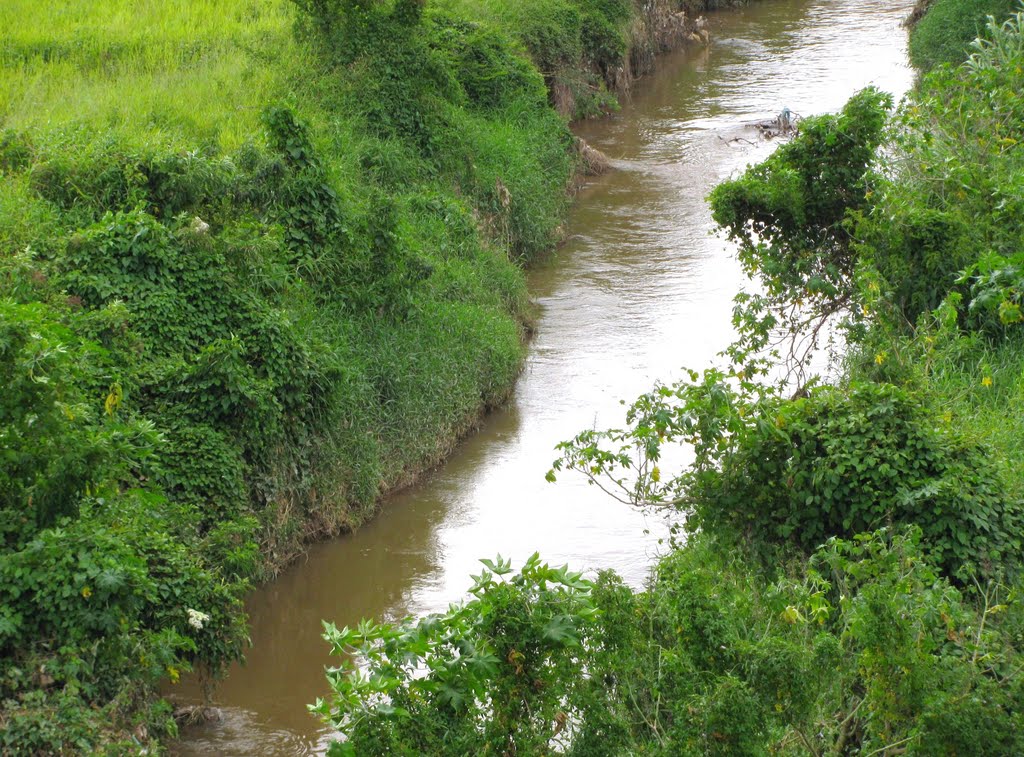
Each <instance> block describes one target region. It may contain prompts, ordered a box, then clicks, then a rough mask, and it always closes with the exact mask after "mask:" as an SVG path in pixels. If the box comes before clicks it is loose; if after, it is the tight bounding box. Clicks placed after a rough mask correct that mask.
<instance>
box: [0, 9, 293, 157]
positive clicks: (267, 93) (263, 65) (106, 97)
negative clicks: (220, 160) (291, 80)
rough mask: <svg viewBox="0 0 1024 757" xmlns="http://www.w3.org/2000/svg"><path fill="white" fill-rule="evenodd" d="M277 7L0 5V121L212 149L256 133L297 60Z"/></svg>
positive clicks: (287, 12) (287, 16)
mask: <svg viewBox="0 0 1024 757" xmlns="http://www.w3.org/2000/svg"><path fill="white" fill-rule="evenodd" d="M294 16H295V10H294V6H292V4H291V3H288V2H285V0H225V2H214V1H213V0H198V1H197V2H191V1H189V0H151V1H150V2H143V3H133V2H127V1H126V0H110V1H109V2H106V1H105V2H101V3H97V2H89V1H88V0H69V1H68V2H60V3H38V2H32V0H11V2H6V3H4V4H3V6H2V7H0V28H3V29H5V34H4V37H3V40H2V42H0V123H2V124H3V125H4V126H5V127H6V128H8V129H13V130H16V131H28V132H31V133H33V135H34V136H36V137H37V138H42V139H44V140H45V135H46V133H47V132H51V131H53V130H59V131H67V130H68V129H71V128H73V127H82V126H87V127H91V128H98V129H110V130H114V131H116V132H117V133H118V138H119V139H120V140H126V141H127V142H128V143H131V144H134V145H141V144H154V143H155V144H162V145H168V146H173V147H182V146H186V145H195V144H197V143H198V144H213V145H216V146H217V147H219V148H220V149H222V150H226V151H230V150H233V149H235V148H237V147H238V146H240V145H241V144H243V143H244V142H245V141H246V140H248V139H251V138H252V136H253V133H254V132H256V131H258V124H259V113H260V111H261V109H262V107H263V105H264V104H265V103H266V102H268V101H271V100H274V99H277V98H280V97H281V96H282V95H284V94H285V93H286V80H287V79H286V74H287V72H288V71H289V70H294V69H295V68H296V67H298V66H300V65H301V64H302V61H303V59H304V56H305V55H306V54H307V53H306V52H304V51H303V50H302V49H301V47H300V46H299V45H298V44H297V43H296V42H295V40H294V37H293V35H292V33H291V32H292V26H293V24H294Z"/></svg>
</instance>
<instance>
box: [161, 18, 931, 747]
mask: <svg viewBox="0 0 1024 757" xmlns="http://www.w3.org/2000/svg"><path fill="white" fill-rule="evenodd" d="M912 5H913V0H901V1H900V2H896V3H894V2H892V0H763V1H762V2H755V3H754V4H753V5H751V6H750V7H748V8H746V9H743V10H732V11H723V12H720V13H716V14H712V15H711V16H710V17H709V21H710V27H711V33H712V37H713V43H712V45H711V46H710V47H709V48H706V49H704V48H696V49H690V50H685V51H682V52H679V53H675V54H672V55H668V56H665V57H663V58H662V59H661V61H660V64H659V67H658V70H657V72H656V73H654V74H652V75H651V76H649V77H647V78H645V79H643V80H641V81H639V82H637V84H636V87H635V92H634V95H633V98H632V101H631V102H628V103H626V104H624V106H623V107H622V109H621V111H620V112H618V113H617V114H615V115H614V116H612V117H610V118H607V119H603V120H599V121H593V122H588V123H584V124H582V125H580V126H579V127H578V128H577V129H576V132H577V133H578V134H579V136H581V137H583V138H584V139H586V140H587V142H588V143H589V144H591V145H592V146H594V147H596V148H598V149H600V150H601V151H602V152H604V153H605V154H606V155H608V156H609V157H610V158H611V159H612V162H613V165H614V169H615V170H613V171H612V172H611V173H609V174H606V175H605V176H602V177H599V178H596V179H593V180H592V181H590V182H589V183H588V184H587V185H586V186H585V187H584V188H583V189H582V190H581V192H580V194H579V196H578V197H577V200H576V203H575V205H574V207H573V209H572V211H571V213H570V216H569V219H568V221H567V225H566V229H567V233H568V239H567V241H566V243H565V244H564V245H563V246H562V247H561V248H560V249H559V250H558V251H557V253H556V254H554V255H552V256H551V258H550V259H549V260H547V261H545V262H543V263H541V264H539V265H537V266H536V267H535V268H534V270H532V271H531V273H530V286H531V291H532V294H533V297H534V298H535V300H536V301H537V303H538V305H539V311H540V315H539V322H538V326H537V333H536V337H535V339H534V341H533V342H532V344H531V346H530V354H529V357H528V359H527V362H526V367H525V370H524V373H523V375H522V377H521V378H520V380H519V383H518V385H517V388H516V391H515V394H514V396H513V398H512V400H511V402H510V403H509V405H508V406H507V407H506V408H504V409H502V410H500V411H498V412H495V413H493V414H492V415H491V416H489V417H488V418H487V419H486V421H485V422H484V424H483V426H482V428H481V429H480V431H479V432H478V433H476V434H474V435H473V436H472V437H471V438H470V439H468V440H467V441H466V442H464V443H463V444H462V445H461V446H460V447H459V449H458V450H457V451H456V453H455V454H454V455H453V456H452V458H451V459H450V460H449V461H448V462H447V463H446V464H445V465H444V466H443V467H441V468H439V469H438V470H436V471H434V472H433V473H431V474H430V475H427V476H425V477H424V478H423V479H422V480H421V482H420V483H419V484H417V485H416V486H414V487H412V488H410V489H408V490H406V491H403V492H401V493H399V494H397V495H395V496H392V497H390V498H389V499H388V500H387V501H386V502H385V503H384V506H383V509H382V512H381V514H380V515H379V516H378V517H377V518H376V519H375V520H374V521H373V522H371V523H369V524H368V525H366V526H365V527H363V528H362V529H361V530H360V531H359V532H358V533H355V534H353V535H350V536H346V537H344V538H340V539H337V540H334V541H331V542H326V543H323V544H319V545H316V546H314V547H312V548H311V549H310V550H309V552H308V555H307V556H306V557H305V558H304V559H302V560H300V561H299V562H298V563H297V564H295V565H293V566H292V567H291V568H290V569H289V570H287V571H286V572H285V573H284V574H283V575H282V576H281V577H280V578H279V579H278V580H276V581H275V582H273V583H271V584H269V585H267V586H264V587H261V588H260V589H258V590H257V591H256V592H254V594H253V595H252V597H251V598H250V600H249V602H248V609H249V612H250V614H251V617H252V640H253V647H252V649H251V650H250V651H249V653H248V663H247V664H246V665H245V666H244V667H236V668H234V669H232V670H231V671H230V673H229V675H228V677H227V679H226V680H224V681H223V682H221V684H220V685H219V686H218V688H217V689H216V692H215V694H214V700H215V701H214V703H215V704H216V705H217V706H218V707H220V708H222V710H223V713H224V719H223V721H222V722H221V723H218V724H216V725H210V726H203V727H192V728H189V729H186V730H185V731H184V733H183V734H182V740H181V741H180V742H178V743H177V744H175V745H173V747H172V753H174V754H178V755H183V756H184V755H225V756H228V755H289V756H291V755H301V754H317V753H321V752H322V751H323V750H324V749H325V748H326V744H327V742H328V740H329V738H330V736H331V733H330V730H329V729H327V728H326V727H324V726H323V725H322V724H320V723H318V722H317V721H316V720H315V719H314V718H312V717H311V716H310V715H309V714H307V712H306V704H307V703H309V702H312V701H313V700H314V699H315V698H316V697H317V696H324V695H326V694H327V686H326V681H325V679H324V676H323V668H324V666H325V665H326V664H329V663H330V658H329V656H328V655H327V645H326V643H325V642H324V641H323V640H322V639H321V638H320V633H321V619H329V620H332V621H334V622H335V623H336V624H337V625H338V626H339V627H340V626H342V625H345V624H353V623H356V622H358V621H359V619H360V618H362V617H374V618H389V619H397V618H401V617H403V616H405V615H408V614H422V613H428V612H433V611H440V610H444V609H446V608H447V606H448V604H449V603H450V602H452V601H455V600H457V599H459V598H460V597H462V596H463V595H464V593H465V591H466V589H467V587H468V586H469V583H470V581H469V574H470V573H471V572H478V569H479V567H480V566H479V563H478V562H477V560H478V559H479V558H481V557H494V556H495V555H496V554H498V553H500V554H502V555H503V556H506V557H511V558H512V559H513V561H514V564H518V563H521V562H522V560H523V559H524V558H526V557H528V556H529V555H530V554H531V553H533V552H534V551H535V550H536V551H540V553H541V555H542V557H543V558H544V559H545V560H546V561H548V562H550V563H552V564H562V563H569V564H570V566H572V567H573V568H574V569H583V570H594V569H598V568H605V567H607V568H613V569H615V570H616V571H618V572H619V573H620V574H621V575H623V576H624V577H625V578H626V579H627V580H628V581H629V582H630V583H632V584H633V585H635V586H639V585H640V584H642V582H643V580H644V578H645V576H646V573H647V571H648V569H649V566H650V564H651V562H652V560H653V559H654V558H655V557H656V556H657V554H658V553H659V550H662V549H664V547H663V546H662V545H661V544H660V539H661V538H662V537H663V536H664V535H665V533H666V528H667V526H666V523H665V522H664V521H663V520H662V519H661V518H659V517H657V516H652V515H645V514H643V513H641V512H637V511H635V510H632V509H630V508H628V507H626V506H624V505H620V504H618V503H616V502H613V501H611V500H609V499H608V498H607V497H606V496H605V495H603V494H601V493H600V492H599V491H598V490H597V489H596V488H595V487H589V486H587V485H586V484H585V482H583V481H582V480H580V479H578V478H574V477H573V476H572V475H568V474H563V475H561V476H560V478H559V481H558V482H557V483H555V484H550V483H547V482H546V481H545V479H544V474H545V473H546V472H547V470H548V469H549V467H550V465H551V462H552V460H553V459H554V457H555V452H554V449H553V448H554V446H555V445H556V444H557V443H558V442H559V441H562V440H565V439H568V438H570V437H572V436H573V435H574V434H575V433H577V432H578V431H580V430H582V429H584V428H588V427H598V428H603V427H609V426H614V425H621V424H622V423H623V408H622V406H621V405H620V401H621V400H626V401H627V402H628V401H630V400H632V399H634V398H635V397H636V396H637V395H639V394H641V393H642V392H644V391H646V390H648V389H649V388H650V387H651V386H652V385H653V383H654V382H655V381H656V380H658V379H661V380H665V381H669V380H672V379H673V378H678V377H679V375H680V371H681V368H682V367H683V366H688V367H698V368H699V367H702V366H704V365H707V364H709V363H710V362H712V361H713V360H714V358H715V355H716V353H718V352H719V351H720V350H722V349H723V348H724V347H725V346H726V345H727V344H728V342H729V341H730V339H731V337H732V327H731V322H730V317H731V312H732V302H731V300H732V296H733V294H734V293H735V292H736V291H737V290H738V289H739V288H740V287H742V286H743V285H744V277H743V275H742V273H741V271H740V268H739V265H738V263H737V262H736V260H735V257H734V255H733V251H732V249H731V248H730V247H729V245H728V244H726V243H725V242H724V241H723V240H722V239H721V238H720V237H718V236H716V235H715V234H714V225H713V223H712V221H711V217H710V212H709V210H708V208H707V204H706V202H705V199H704V198H705V197H706V195H707V194H708V192H709V191H710V190H711V188H712V187H713V186H714V185H715V184H716V183H717V182H719V181H721V180H722V179H725V178H729V177H730V176H734V175H736V174H737V173H738V172H739V171H741V170H742V169H743V167H744V166H745V165H747V164H748V163H750V162H753V161H757V160H760V159H762V158H763V157H764V156H765V155H767V154H768V153H769V152H770V150H771V149H773V147H774V144H773V143H770V142H759V141H758V140H757V138H756V135H755V134H754V133H753V132H752V131H751V130H749V129H748V128H746V127H744V124H746V123H749V122H753V121H758V120H761V119H767V118H772V117H774V116H775V115H776V114H778V113H779V112H780V111H781V110H782V108H783V107H788V108H789V109H790V110H791V111H793V112H795V113H797V114H800V115H803V116H807V115H812V114H816V113H822V112H827V111H835V110H838V109H839V108H840V107H841V106H842V105H843V103H844V102H845V101H846V99H847V98H848V97H849V96H850V95H851V94H853V92H855V91H856V90H858V89H860V88H862V87H864V86H866V85H868V84H874V85H877V86H879V87H880V88H882V89H884V90H886V91H889V92H892V93H894V94H896V95H900V94H902V93H903V92H904V91H906V89H907V88H908V87H909V86H910V84H911V82H912V79H913V74H912V72H911V71H910V69H909V68H908V66H907V64H906V34H905V31H904V30H903V29H902V28H901V27H900V23H901V21H902V19H903V18H904V17H905V16H906V15H907V13H909V11H910V8H911V6H912ZM733 137H741V138H743V139H741V140H732V138H733ZM731 140H732V141H731ZM172 693H173V692H172ZM189 693H191V694H192V696H195V692H194V691H192V692H189V691H187V690H186V691H185V692H183V694H184V696H179V697H178V698H179V699H187V698H188V695H189Z"/></svg>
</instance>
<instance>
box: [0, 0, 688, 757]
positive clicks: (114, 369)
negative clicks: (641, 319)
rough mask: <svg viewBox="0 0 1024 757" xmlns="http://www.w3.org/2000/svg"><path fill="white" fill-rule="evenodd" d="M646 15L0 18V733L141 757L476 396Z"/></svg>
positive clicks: (317, 8) (450, 437) (516, 323)
mask: <svg viewBox="0 0 1024 757" xmlns="http://www.w3.org/2000/svg"><path fill="white" fill-rule="evenodd" d="M663 5H664V7H663V8H662V6H661V5H659V6H658V9H660V10H659V12H663V11H667V10H676V9H678V8H679V7H682V6H681V5H678V4H673V5H672V6H671V8H669V5H668V4H663ZM690 5H693V7H694V8H696V7H697V6H698V5H700V6H702V5H703V3H698V4H690ZM644 12H647V11H645V10H644V8H642V7H641V6H640V5H639V4H637V3H634V2H632V1H631V0H530V2H525V3H518V2H517V3H512V2H490V1H489V0H487V1H485V0H477V1H474V2H470V1H469V0H438V2H436V3H430V4H429V5H428V4H426V3H424V2H420V1H418V0H380V1H376V0H296V1H295V2H290V1H289V0H224V1H218V2H210V1H209V0H163V1H162V2H159V3H148V4H145V5H144V6H139V5H138V4H137V3H131V2H126V1H125V0H103V2H99V3H97V2H86V1H85V0H69V2H62V3H56V4H55V3H36V2H29V1H28V0H12V2H5V3H4V4H3V6H2V7H0V26H2V28H3V29H4V30H5V33H4V36H3V40H2V41H0V282H2V290H0V314H2V317H0V376H2V378H3V383H4V387H5V393H4V396H3V397H2V398H0V459H2V460H3V465H2V469H0V577H2V579H3V580H2V582H0V600H2V601H0V751H2V752H3V753H4V754H8V753H10V754H38V753H62V752H84V753H103V752H107V753H111V754H124V753H128V752H133V751H147V750H153V749H156V748H158V746H159V741H160V740H161V739H162V738H163V737H164V736H165V735H167V734H170V733H172V732H173V730H174V723H173V720H172V719H171V717H170V711H169V708H168V706H167V705H166V704H161V703H159V702H156V701H155V699H154V698H153V691H154V689H155V687H156V686H157V685H158V684H159V683H160V682H161V681H162V680H163V681H166V680H170V681H172V682H173V681H176V680H177V678H178V676H179V675H180V673H181V672H182V671H185V670H189V669H194V670H196V671H198V672H200V674H201V675H202V676H203V678H204V679H205V680H210V679H212V678H214V677H216V676H217V675H219V674H220V673H221V672H222V671H223V670H224V668H225V666H226V665H227V664H228V663H229V662H231V661H233V660H237V659H239V657H240V656H241V654H242V651H243V648H244V645H245V643H246V625H245V619H244V616H243V613H242V609H241V602H240V598H241V597H242V596H243V593H244V591H245V590H246V587H247V585H248V584H249V582H251V581H254V580H261V579H263V578H265V577H268V576H270V575H272V574H273V573H274V571H275V570H276V569H277V568H278V567H279V566H281V565H282V564H284V563H286V562H287V561H288V560H290V559H292V558H293V557H294V556H295V555H296V554H298V553H299V551H300V550H301V549H302V546H303V544H304V543H305V542H307V541H308V540H310V539H314V538H319V537H323V536H327V535H331V534H335V533H338V532H339V531H342V530H345V529H349V528H352V527H355V526H357V525H358V524H359V523H360V522H361V521H362V520H364V519H365V518H366V517H368V516H369V515H370V514H371V513H372V511H373V508H374V507H375V505H376V502H377V501H378V499H379V497H380V495H381V494H382V493H383V492H385V491H387V490H388V489H390V488H393V487H396V486H400V485H402V484H403V483H405V482H407V481H408V480H410V478H411V477H412V476H414V475H416V473H417V472H418V471H420V470H422V469H424V468H425V467H428V466H430V465H432V464H434V463H436V462H437V461H438V460H440V459H441V458H442V457H443V456H444V455H445V454H446V453H447V452H448V451H449V450H450V449H451V446H452V445H453V444H454V443H455V441H456V440H457V439H458V438H459V437H460V435H462V434H464V433H466V432H467V431H468V430H469V429H470V428H472V426H473V425H474V424H475V423H476V422H477V419H478V418H479V417H480V415H481V414H482V413H483V412H486V410H487V409H488V408H490V407H492V406H494V405H496V404H498V403H500V402H502V401H503V400H504V398H505V397H506V396H507V393H508V391H509V390H510V387H511V385H512V382H513V381H514V379H515V377H516V375H517V374H518V371H519V367H520V362H521V357H522V351H523V346H522V345H523V341H524V337H525V335H526V333H527V332H528V330H529V318H530V315H529V307H528V300H527V294H526V291H525V284H524V276H523V274H522V266H523V265H524V264H526V263H528V262H529V261H531V260H533V259H534V258H536V257H537V256H538V255H540V254H542V253H543V252H544V251H546V250H547V249H549V248H550V247H551V246H552V244H553V243H554V242H555V241H557V239H558V237H559V233H560V231H559V224H560V222H561V219H562V213H563V211H564V209H565V207H566V204H567V202H568V196H567V191H566V189H567V187H568V186H569V185H570V183H571V182H570V180H571V178H572V175H573V172H574V171H575V168H576V162H577V155H576V152H575V147H574V145H573V140H572V137H571V134H570V133H569V131H568V129H567V127H566V117H567V116H568V117H580V116H582V115H586V114H592V113H599V112H602V111H603V110H605V109H607V108H610V107H614V101H615V97H614V90H615V88H616V87H621V86H622V85H623V83H624V82H623V73H622V72H623V71H625V70H626V69H628V68H629V65H628V61H629V58H630V56H631V49H632V47H633V46H635V45H636V44H639V43H640V42H643V44H645V45H647V46H648V47H650V48H653V47H656V46H657V43H656V41H653V40H651V39H648V38H647V37H645V36H643V34H640V33H639V32H636V31H635V29H634V27H637V24H636V23H635V22H636V21H637V19H638V18H640V15H641V13H644ZM640 26H642V24H641V25H640ZM566 82H569V83H571V94H572V97H571V102H570V100H567V99H566V98H565V97H564V93H565V91H567V90H565V88H564V87H562V86H561V85H562V84H564V83H566ZM559 92H562V95H558V93H559ZM553 101H557V102H558V103H560V104H561V106H563V107H561V111H560V112H559V111H556V109H555V108H554V107H552V102H553Z"/></svg>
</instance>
